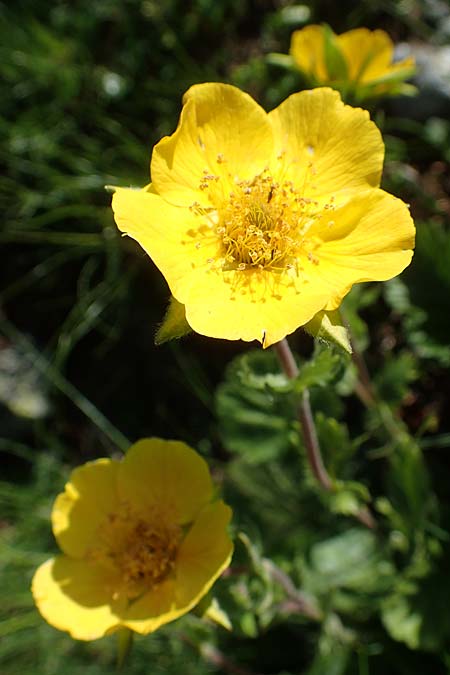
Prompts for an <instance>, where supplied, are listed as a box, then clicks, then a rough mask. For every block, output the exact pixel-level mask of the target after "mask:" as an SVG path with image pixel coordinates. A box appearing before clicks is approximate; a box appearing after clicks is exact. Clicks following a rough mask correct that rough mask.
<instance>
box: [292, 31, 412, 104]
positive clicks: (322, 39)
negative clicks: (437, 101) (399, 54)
mask: <svg viewBox="0 0 450 675" xmlns="http://www.w3.org/2000/svg"><path fill="white" fill-rule="evenodd" d="M290 53H291V56H292V58H293V60H294V63H295V65H296V66H297V67H298V68H299V69H300V70H301V71H302V72H303V74H304V75H305V76H306V78H307V79H308V81H309V82H310V84H311V85H312V86H318V85H324V84H329V85H332V86H333V87H334V88H336V89H339V90H340V91H341V92H342V93H343V94H346V95H353V96H354V97H355V98H356V99H357V100H359V101H362V100H364V99H365V98H369V97H373V96H384V95H394V94H401V93H411V91H415V90H414V88H412V87H411V86H410V85H405V84H404V81H405V80H406V79H408V78H409V77H411V75H413V74H414V71H415V62H414V59H413V58H412V57H410V58H406V59H404V60H403V61H398V62H397V63H393V56H394V45H393V43H392V40H391V39H390V37H389V35H388V34H387V33H385V32H384V31H383V30H375V31H370V30H368V29H367V28H356V29H354V30H350V31H348V32H347V33H342V35H335V34H334V33H333V31H332V30H331V28H329V26H326V25H323V26H317V25H312V26H306V27H305V28H302V29H301V30H298V31H295V32H294V33H293V34H292V38H291V49H290Z"/></svg>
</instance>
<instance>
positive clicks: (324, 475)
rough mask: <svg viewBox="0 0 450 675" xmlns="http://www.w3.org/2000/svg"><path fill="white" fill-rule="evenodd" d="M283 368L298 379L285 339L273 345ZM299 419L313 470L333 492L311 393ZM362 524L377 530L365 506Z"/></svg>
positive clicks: (359, 516) (305, 394) (301, 404)
mask: <svg viewBox="0 0 450 675" xmlns="http://www.w3.org/2000/svg"><path fill="white" fill-rule="evenodd" d="M273 347H274V349H275V351H276V353H277V355H278V358H279V360H280V363H281V366H282V368H283V370H284V372H285V374H286V375H287V377H289V378H290V379H294V378H296V377H297V375H298V373H299V370H298V367H297V364H296V363H295V359H294V355H293V354H292V351H291V348H290V347H289V343H288V341H287V340H286V338H284V339H283V340H281V341H280V342H277V343H275V344H274V345H273ZM298 417H299V420H300V425H301V428H302V432H303V440H304V443H305V448H306V455H307V458H308V462H309V465H310V467H311V470H312V472H313V474H314V476H315V477H316V479H317V481H318V483H319V485H321V486H322V487H323V488H324V489H325V490H327V492H331V491H332V490H333V483H332V482H331V478H330V476H329V475H328V472H327V470H326V468H325V465H324V463H323V459H322V453H321V452H320V446H319V440H318V438H317V432H316V426H315V424H314V418H313V415H312V410H311V404H310V401H309V392H308V390H307V389H305V390H304V391H303V393H302V395H301V397H300V402H299V409H298ZM355 517H356V518H357V520H359V522H360V523H362V524H363V525H365V526H366V527H368V528H369V529H371V530H373V529H375V528H376V522H375V520H374V518H373V516H372V514H371V513H370V511H369V509H368V508H367V507H365V506H363V507H362V508H361V509H360V510H359V511H358V513H356V514H355Z"/></svg>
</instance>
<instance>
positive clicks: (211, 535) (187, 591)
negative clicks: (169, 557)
mask: <svg viewBox="0 0 450 675" xmlns="http://www.w3.org/2000/svg"><path fill="white" fill-rule="evenodd" d="M230 519H231V509H230V507H229V506H227V505H226V504H224V503H223V502H221V501H218V502H214V503H213V504H209V505H208V506H207V507H206V508H205V509H204V510H203V511H202V512H201V513H200V515H199V517H198V518H197V520H196V521H195V523H194V525H193V526H192V528H191V529H190V531H189V532H188V534H187V535H186V538H185V539H184V541H183V543H182V544H181V546H180V550H179V552H178V558H177V566H176V590H175V594H176V602H177V604H179V605H181V606H183V605H186V606H194V605H196V604H197V602H198V601H199V599H200V598H201V597H203V595H205V594H206V593H207V592H208V591H209V589H210V588H211V586H212V585H213V583H214V581H215V580H216V579H217V577H218V576H219V575H220V574H222V572H223V571H224V569H226V568H227V567H228V565H229V564H230V560H231V554H232V552H233V544H232V542H231V539H230V537H229V535H228V533H227V525H228V524H229V522H230Z"/></svg>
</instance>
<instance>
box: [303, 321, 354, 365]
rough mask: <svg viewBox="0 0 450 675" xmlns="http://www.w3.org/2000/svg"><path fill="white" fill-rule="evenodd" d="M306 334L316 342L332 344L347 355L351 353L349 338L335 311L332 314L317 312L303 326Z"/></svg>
mask: <svg viewBox="0 0 450 675" xmlns="http://www.w3.org/2000/svg"><path fill="white" fill-rule="evenodd" d="M304 329H305V330H306V332H307V333H309V334H310V335H312V336H313V337H315V338H316V339H317V340H321V341H323V342H326V343H327V344H330V343H333V344H335V345H337V346H338V347H340V348H341V349H343V350H344V351H345V352H347V354H351V353H352V345H351V343H350V337H349V334H348V331H347V329H346V327H345V326H343V325H342V319H341V317H340V314H339V312H338V311H337V310H335V311H334V312H325V311H322V312H318V313H317V314H316V315H315V316H313V318H312V319H311V321H308V323H307V324H305V325H304Z"/></svg>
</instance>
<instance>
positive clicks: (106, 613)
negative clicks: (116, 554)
mask: <svg viewBox="0 0 450 675" xmlns="http://www.w3.org/2000/svg"><path fill="white" fill-rule="evenodd" d="M113 586H114V580H113V579H109V578H107V577H105V570H104V569H99V568H96V567H94V566H92V565H89V564H87V563H86V562H84V561H82V560H73V559H71V558H68V557H67V556H58V557H56V558H52V559H51V560H47V562H45V563H43V564H42V565H41V566H40V567H39V568H38V570H37V571H36V573H35V575H34V577H33V582H32V593H33V597H34V601H35V603H36V605H37V608H38V609H39V611H40V613H41V614H42V616H43V617H44V619H45V620H46V621H47V622H48V623H49V624H50V625H52V626H54V627H55V628H58V629H59V630H64V631H68V632H69V633H70V634H71V636H72V637H73V638H75V639H77V640H95V639H97V638H100V637H102V636H103V635H106V633H110V632H112V631H114V630H115V629H117V628H118V627H119V626H120V624H121V621H120V618H119V615H120V613H121V612H123V610H124V605H123V600H122V601H120V602H118V601H113V600H112V593H111V590H110V589H111V587H113Z"/></svg>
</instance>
